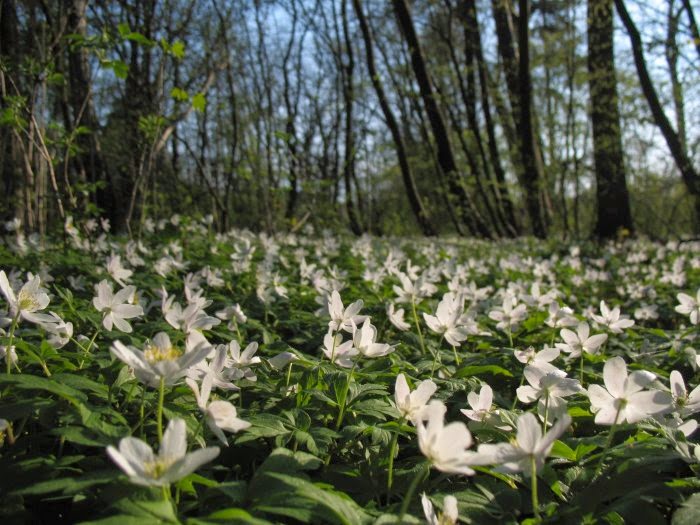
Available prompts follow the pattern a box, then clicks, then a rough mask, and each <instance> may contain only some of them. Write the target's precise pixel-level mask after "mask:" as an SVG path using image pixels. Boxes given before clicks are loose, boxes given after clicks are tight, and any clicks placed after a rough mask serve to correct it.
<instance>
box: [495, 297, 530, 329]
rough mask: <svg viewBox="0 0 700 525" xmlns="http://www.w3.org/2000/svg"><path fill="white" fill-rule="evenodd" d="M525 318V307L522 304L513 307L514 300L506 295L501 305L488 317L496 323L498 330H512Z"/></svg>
mask: <svg viewBox="0 0 700 525" xmlns="http://www.w3.org/2000/svg"><path fill="white" fill-rule="evenodd" d="M526 316H527V307H526V306H525V305H524V304H519V305H517V306H516V305H515V299H514V298H513V297H512V296H510V295H507V296H506V297H505V299H503V305H502V306H500V307H496V308H494V309H493V310H491V311H490V312H489V317H490V318H491V319H493V320H494V321H496V328H498V329H499V330H506V331H507V330H512V329H513V328H514V327H516V326H517V325H518V324H520V322H521V321H522V320H523V319H525V317H526Z"/></svg>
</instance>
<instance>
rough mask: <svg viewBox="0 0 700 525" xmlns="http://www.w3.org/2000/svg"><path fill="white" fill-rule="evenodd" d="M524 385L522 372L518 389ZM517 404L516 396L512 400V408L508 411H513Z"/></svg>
mask: <svg viewBox="0 0 700 525" xmlns="http://www.w3.org/2000/svg"><path fill="white" fill-rule="evenodd" d="M524 383H525V372H524V371H523V373H522V374H521V375H520V384H519V385H518V388H520V387H521V386H523V384H524ZM517 404H518V396H517V394H516V395H515V397H514V398H513V406H511V407H510V409H511V410H515V405H517Z"/></svg>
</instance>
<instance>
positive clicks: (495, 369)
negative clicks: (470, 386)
mask: <svg viewBox="0 0 700 525" xmlns="http://www.w3.org/2000/svg"><path fill="white" fill-rule="evenodd" d="M484 374H491V375H495V376H497V375H502V376H506V377H513V374H512V373H510V371H508V370H506V369H505V368H503V367H502V366H498V365H470V366H465V367H462V368H460V369H459V370H457V372H456V373H455V375H454V376H453V377H455V378H457V379H460V378H462V377H471V376H481V375H484Z"/></svg>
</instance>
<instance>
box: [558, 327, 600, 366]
mask: <svg viewBox="0 0 700 525" xmlns="http://www.w3.org/2000/svg"><path fill="white" fill-rule="evenodd" d="M589 333H590V327H589V326H588V323H585V322H582V323H579V324H578V326H577V327H576V332H573V331H571V330H569V329H568V328H564V329H563V330H562V331H561V332H560V335H561V337H562V339H564V341H565V342H564V343H557V344H556V347H557V348H559V349H560V350H563V351H564V352H567V353H568V354H569V356H570V357H571V358H574V357H579V356H580V355H581V353H582V352H586V353H588V354H597V353H598V350H600V347H601V346H602V345H603V343H605V341H607V340H608V334H596V335H592V336H590V337H589Z"/></svg>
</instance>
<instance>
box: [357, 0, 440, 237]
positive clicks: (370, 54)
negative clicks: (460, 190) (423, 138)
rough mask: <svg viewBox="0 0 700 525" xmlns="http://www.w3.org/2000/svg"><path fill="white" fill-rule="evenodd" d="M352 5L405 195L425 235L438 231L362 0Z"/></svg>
mask: <svg viewBox="0 0 700 525" xmlns="http://www.w3.org/2000/svg"><path fill="white" fill-rule="evenodd" d="M352 5H353V8H354V9H355V15H356V16H357V19H358V22H359V24H360V31H361V33H362V38H363V40H364V44H365V54H366V59H367V69H368V71H369V76H370V79H371V80H372V86H373V87H374V91H375V93H376V94H377V99H378V100H379V105H380V107H381V109H382V113H383V114H384V119H385V120H386V124H387V127H388V128H389V131H390V132H391V137H392V139H393V141H394V146H395V147H396V156H397V159H398V162H399V168H400V169H401V177H402V179H403V184H404V188H405V189H406V197H407V198H408V202H409V204H410V206H411V211H413V215H414V216H415V217H416V221H417V222H418V226H419V227H420V229H421V231H422V232H423V234H424V235H435V234H436V231H435V228H434V226H433V225H432V222H431V220H430V216H429V214H428V211H427V209H426V208H425V206H424V204H423V201H422V199H421V196H420V193H419V192H418V187H417V186H416V182H415V180H414V178H413V172H412V171H411V166H410V164H409V163H408V154H407V152H406V145H405V143H404V141H403V136H402V135H401V130H400V128H399V124H398V122H397V121H396V117H395V116H394V112H393V111H392V109H391V106H390V105H389V102H388V100H387V98H386V93H385V92H384V86H383V84H382V80H381V78H380V76H379V73H378V72H377V67H376V65H375V61H374V49H373V48H374V44H373V42H372V35H371V34H370V29H369V25H368V24H367V19H366V18H365V15H364V13H363V12H362V4H361V0H352Z"/></svg>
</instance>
